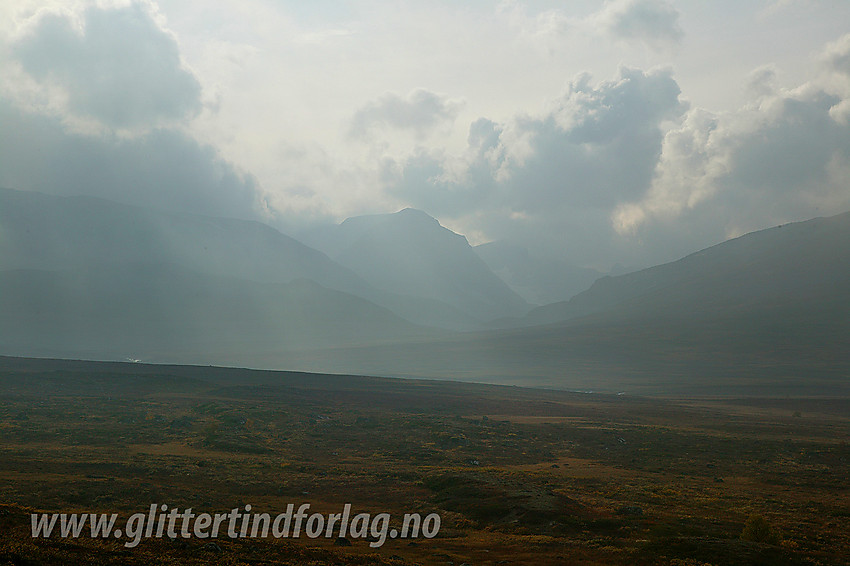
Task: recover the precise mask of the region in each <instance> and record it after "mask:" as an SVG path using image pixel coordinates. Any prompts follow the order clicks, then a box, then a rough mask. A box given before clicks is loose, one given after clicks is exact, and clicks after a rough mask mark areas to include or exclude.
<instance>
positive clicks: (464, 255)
mask: <svg viewBox="0 0 850 566" xmlns="http://www.w3.org/2000/svg"><path fill="white" fill-rule="evenodd" d="M307 241H308V242H309V243H311V244H313V245H315V246H316V247H317V248H319V249H320V250H322V251H324V252H325V253H327V254H328V255H329V256H330V257H331V258H333V259H334V260H336V261H338V262H339V263H341V264H342V265H344V266H346V267H348V268H349V269H351V270H352V271H354V272H355V273H357V274H358V275H360V276H361V277H362V278H363V279H365V280H366V281H368V282H369V283H371V284H372V285H374V286H375V287H378V288H380V289H386V290H388V291H391V292H394V293H398V294H404V295H412V296H415V297H423V298H426V299H431V300H436V301H440V302H442V303H445V304H448V305H451V306H452V307H454V308H457V309H459V310H461V311H463V312H465V313H467V314H468V315H470V316H473V317H475V318H476V319H478V320H480V321H487V320H490V319H494V318H499V317H505V316H521V315H523V314H525V313H526V312H528V310H529V308H530V306H529V305H528V304H527V303H526V302H525V301H524V300H523V299H522V298H521V297H520V296H519V295H518V294H517V293H516V292H514V291H513V290H511V289H510V288H509V287H508V286H507V285H506V284H505V283H504V282H503V281H502V280H501V279H499V278H498V277H497V276H496V275H495V274H494V273H493V272H492V271H491V270H490V269H489V268H488V267H487V265H486V264H485V263H484V261H482V260H481V258H480V257H478V255H477V254H476V253H475V251H474V250H473V249H472V247H471V246H470V245H469V243H468V242H467V240H466V238H465V237H464V236H461V235H459V234H456V233H454V232H452V231H451V230H449V229H447V228H444V227H443V226H441V225H440V223H439V222H438V221H437V220H435V219H434V218H432V217H430V216H428V215H427V214H425V213H424V212H421V211H419V210H415V209H410V208H408V209H404V210H402V211H400V212H396V213H394V214H376V215H369V216H358V217H354V218H349V219H347V220H345V221H344V222H342V223H341V224H339V225H338V226H333V227H330V228H328V229H326V230H324V231H322V232H319V233H313V234H312V235H311V236H310V239H309V240H307Z"/></svg>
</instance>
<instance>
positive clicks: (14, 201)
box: [0, 189, 370, 294]
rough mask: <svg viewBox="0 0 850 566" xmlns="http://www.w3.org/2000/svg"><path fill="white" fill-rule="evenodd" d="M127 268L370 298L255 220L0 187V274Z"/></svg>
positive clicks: (346, 276) (347, 274)
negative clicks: (179, 269) (175, 268)
mask: <svg viewBox="0 0 850 566" xmlns="http://www.w3.org/2000/svg"><path fill="white" fill-rule="evenodd" d="M127 263H171V264H175V265H181V266H184V267H186V268H189V269H192V270H195V271H197V272H199V273H207V274H210V275H217V276H227V277H239V278H242V279H248V280H252V281H258V282H278V283H282V282H287V281H292V280H294V279H301V278H303V279H311V280H313V281H316V282H317V283H319V284H320V285H323V286H325V287H329V288H333V289H338V290H341V291H345V292H353V293H356V294H366V293H368V292H370V290H369V286H368V284H366V283H365V282H364V281H362V280H361V279H360V278H358V277H357V276H356V275H355V274H353V273H352V272H351V271H349V270H348V269H345V268H343V267H342V266H340V265H338V264H336V263H334V262H333V261H331V260H330V259H329V258H328V257H327V256H326V255H324V254H323V253H321V252H319V251H317V250H314V249H312V248H309V247H308V246H305V245H304V244H302V243H300V242H298V241H297V240H294V239H293V238H290V237H288V236H285V235H283V234H281V233H280V232H278V231H277V230H274V229H273V228H271V227H269V226H267V225H265V224H261V223H259V222H250V221H243V220H233V219H226V218H212V217H205V216H196V215H190V214H172V213H167V212H159V211H155V210H152V209H146V208H142V207H136V206H130V205H124V204H119V203H115V202H111V201H107V200H103V199H99V198H93V197H56V196H51V195H45V194H41V193H36V192H30V191H13V190H8V189H0V269H3V270H8V269H44V270H67V269H80V268H81V267H84V266H91V265H103V264H127Z"/></svg>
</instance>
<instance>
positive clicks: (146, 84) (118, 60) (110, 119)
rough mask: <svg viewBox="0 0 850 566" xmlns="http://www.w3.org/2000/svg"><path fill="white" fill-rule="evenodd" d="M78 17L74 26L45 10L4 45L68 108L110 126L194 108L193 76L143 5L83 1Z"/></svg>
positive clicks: (173, 116) (143, 122)
mask: <svg viewBox="0 0 850 566" xmlns="http://www.w3.org/2000/svg"><path fill="white" fill-rule="evenodd" d="M82 23H83V28H82V29H81V30H79V29H77V28H76V27H75V26H74V23H73V22H72V21H71V19H70V18H69V17H67V16H65V15H60V14H46V15H44V16H42V17H41V18H40V19H39V20H38V21H37V22H36V23H35V24H34V26H33V27H32V28H31V29H29V31H28V32H27V33H26V34H25V35H24V36H23V37H21V38H19V39H18V40H17V41H16V42H15V44H14V45H13V46H12V53H13V55H14V56H15V57H16V58H17V59H18V61H19V62H20V63H21V65H22V67H23V68H24V70H25V71H26V72H27V73H29V74H30V75H31V76H32V77H33V78H35V79H37V80H38V81H40V82H51V83H53V84H57V85H59V86H60V87H62V88H63V89H64V90H65V91H66V93H67V100H68V106H69V110H70V111H72V112H73V113H76V114H78V115H82V116H88V117H93V118H96V119H97V120H99V121H101V122H102V123H104V124H105V125H107V126H110V127H115V128H133V127H137V126H145V127H147V126H150V125H153V124H157V123H161V122H164V121H170V120H179V119H182V118H184V117H192V116H194V115H196V114H197V113H198V112H199V111H200V109H201V101H200V95H201V86H200V84H199V83H198V80H197V79H196V78H195V76H194V75H193V74H192V73H191V72H189V71H188V70H187V69H186V68H185V67H184V66H183V65H182V63H181V60H180V53H179V50H178V46H177V42H176V41H175V39H174V38H173V37H172V36H171V35H170V34H168V33H166V32H165V31H163V30H162V29H161V28H160V27H159V26H158V25H157V23H156V22H155V21H154V20H153V19H152V18H151V15H150V14H149V13H148V11H147V9H146V8H145V7H144V6H142V5H140V4H133V5H130V6H127V7H123V8H114V9H100V8H89V9H87V10H86V11H85V12H84V14H83V16H82Z"/></svg>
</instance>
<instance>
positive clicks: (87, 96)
mask: <svg viewBox="0 0 850 566" xmlns="http://www.w3.org/2000/svg"><path fill="white" fill-rule="evenodd" d="M0 73H2V76H3V77H4V79H3V81H2V83H0V186H4V187H7V188H14V189H21V190H39V191H43V192H48V193H53V194H63V195H64V194H69V195H70V194H88V195H96V196H101V197H105V198H109V199H112V200H116V201H120V202H127V203H131V204H140V205H145V206H153V207H156V208H160V209H165V210H175V211H181V212H190V213H198V214H207V215H216V216H235V217H239V218H247V219H254V220H260V221H263V222H266V223H269V224H271V225H273V226H275V227H277V228H279V229H281V230H282V231H284V232H285V233H289V234H292V235H296V236H297V234H299V233H301V232H302V231H304V230H308V229H310V228H312V227H314V226H316V225H321V224H323V223H330V222H339V221H341V220H343V219H345V218H346V217H349V216H355V215H360V214H373V213H384V212H395V211H397V210H400V209H402V208H405V207H414V208H419V209H421V210H424V211H425V212H427V213H429V214H431V215H432V216H434V217H436V218H438V219H439V220H440V222H441V223H442V224H443V225H445V226H447V227H449V228H451V229H453V230H455V231H456V232H458V233H461V234H464V235H466V236H467V238H468V239H469V241H470V242H471V243H472V244H478V243H484V242H489V241H499V240H505V241H510V242H513V243H517V244H521V245H524V246H526V247H528V248H529V249H530V250H531V251H532V252H533V253H536V254H538V255H541V256H545V257H557V258H559V259H562V260H567V261H570V262H573V263H575V264H576V265H581V266H587V267H595V268H598V269H603V270H605V269H610V268H611V266H612V265H615V264H619V265H626V266H633V267H641V266H647V265H652V264H655V263H660V262H663V261H669V260H673V259H676V258H677V257H680V256H682V255H684V254H687V253H690V252H693V251H696V250H698V249H701V248H703V247H706V246H709V245H713V244H715V243H718V242H720V241H723V240H725V239H727V238H730V237H735V236H738V235H741V234H743V233H746V232H748V231H752V230H756V229H761V228H767V227H771V226H775V225H778V224H783V223H786V222H790V221H798V220H804V219H808V218H811V217H815V216H827V215H832V214H838V213H841V212H845V211H848V210H850V183H848V179H850V2H846V1H843V0H834V1H818V0H778V1H777V0H770V1H768V0H764V1H749V2H740V1H725V0H719V1H713V2H703V1H697V0H694V1H681V2H675V1H669V2H668V1H664V0H612V1H570V2H549V1H529V2H519V1H504V2H484V1H468V2H448V1H447V2H440V1H428V2H422V1H411V2H407V1H397V2H380V1H358V0H352V1H349V2H339V1H334V2H331V1H313V2H300V1H292V2H289V1H284V0H277V1H273V0H223V1H220V2H215V3H210V2H205V1H201V0H160V1H159V2H154V1H152V0H146V1H112V0H109V1H107V0H103V1H83V0H79V1H78V0H67V1H62V2H51V1H43V2H30V1H27V0H11V1H7V2H4V3H2V5H0Z"/></svg>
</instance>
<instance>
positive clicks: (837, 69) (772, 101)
mask: <svg viewBox="0 0 850 566" xmlns="http://www.w3.org/2000/svg"><path fill="white" fill-rule="evenodd" d="M849 37H850V36H849ZM841 46H844V49H843V50H842V49H840V47H841ZM847 54H850V41H848V40H847V38H844V39H842V40H841V41H839V42H836V43H834V44H831V45H830V46H829V47H828V48H827V50H826V55H825V58H826V59H827V60H829V61H831V62H837V64H835V65H833V67H832V68H831V69H830V72H829V73H827V74H826V75H824V76H822V77H819V78H818V79H816V80H813V81H812V82H809V83H806V84H804V85H801V86H799V87H797V88H794V89H778V88H776V87H775V85H774V84H773V83H774V79H775V71H774V70H773V69H772V68H769V67H768V68H760V69H757V70H756V71H755V72H754V74H753V75H752V76H753V78H754V82H755V84H756V85H757V87H758V88H752V86H751V88H750V91H751V93H752V95H753V96H754V99H753V101H752V102H751V103H750V104H748V105H747V106H745V107H743V108H741V109H739V110H737V111H734V112H726V113H722V114H717V115H715V114H712V113H709V112H706V111H702V110H697V111H694V112H691V114H690V115H689V116H688V118H687V119H686V120H685V121H684V122H683V123H682V124H681V125H680V126H679V127H677V128H674V129H672V130H670V131H669V132H668V133H667V135H666V137H665V141H664V146H663V152H662V155H661V158H660V160H659V162H658V167H657V171H656V174H655V178H654V180H653V182H652V186H651V187H650V189H649V190H648V191H647V193H646V195H644V197H643V198H641V199H637V200H636V201H633V202H628V203H622V204H621V205H620V206H619V207H618V208H617V209H616V210H615V212H614V214H613V217H612V218H613V221H614V226H615V228H616V229H617V230H618V232H619V233H620V234H623V235H631V236H637V235H640V236H641V237H645V238H653V237H655V238H662V237H664V236H663V235H662V234H661V233H660V232H659V227H665V228H664V230H665V231H666V236H667V237H669V234H670V233H673V232H674V231H678V232H680V233H687V232H689V231H690V232H693V231H695V228H694V219H695V218H697V217H700V218H702V220H701V222H699V224H700V225H702V228H701V229H702V230H703V232H702V233H701V234H700V235H701V237H702V239H703V241H706V240H708V241H711V240H713V241H719V240H722V239H724V238H727V237H730V236H736V235H739V234H741V233H744V232H747V231H750V230H755V229H759V228H764V227H768V226H772V225H776V224H782V223H785V222H788V221H793V220H802V219H805V218H809V217H812V216H819V215H829V214H837V213H840V212H843V211H845V210H847V209H848V208H850V190H848V185H847V179H848V178H850V128H848V124H847V122H846V121H845V120H844V119H843V114H842V112H841V110H842V108H846V107H847V103H848V95H850V91H844V92H842V91H841V90H840V89H839V90H836V89H834V88H833V87H832V85H835V84H836V81H835V80H834V79H835V77H834V76H832V73H842V72H843V70H842V68H841V64H840V63H841V61H842V60H843V59H842V57H844V56H845V55H847Z"/></svg>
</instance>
